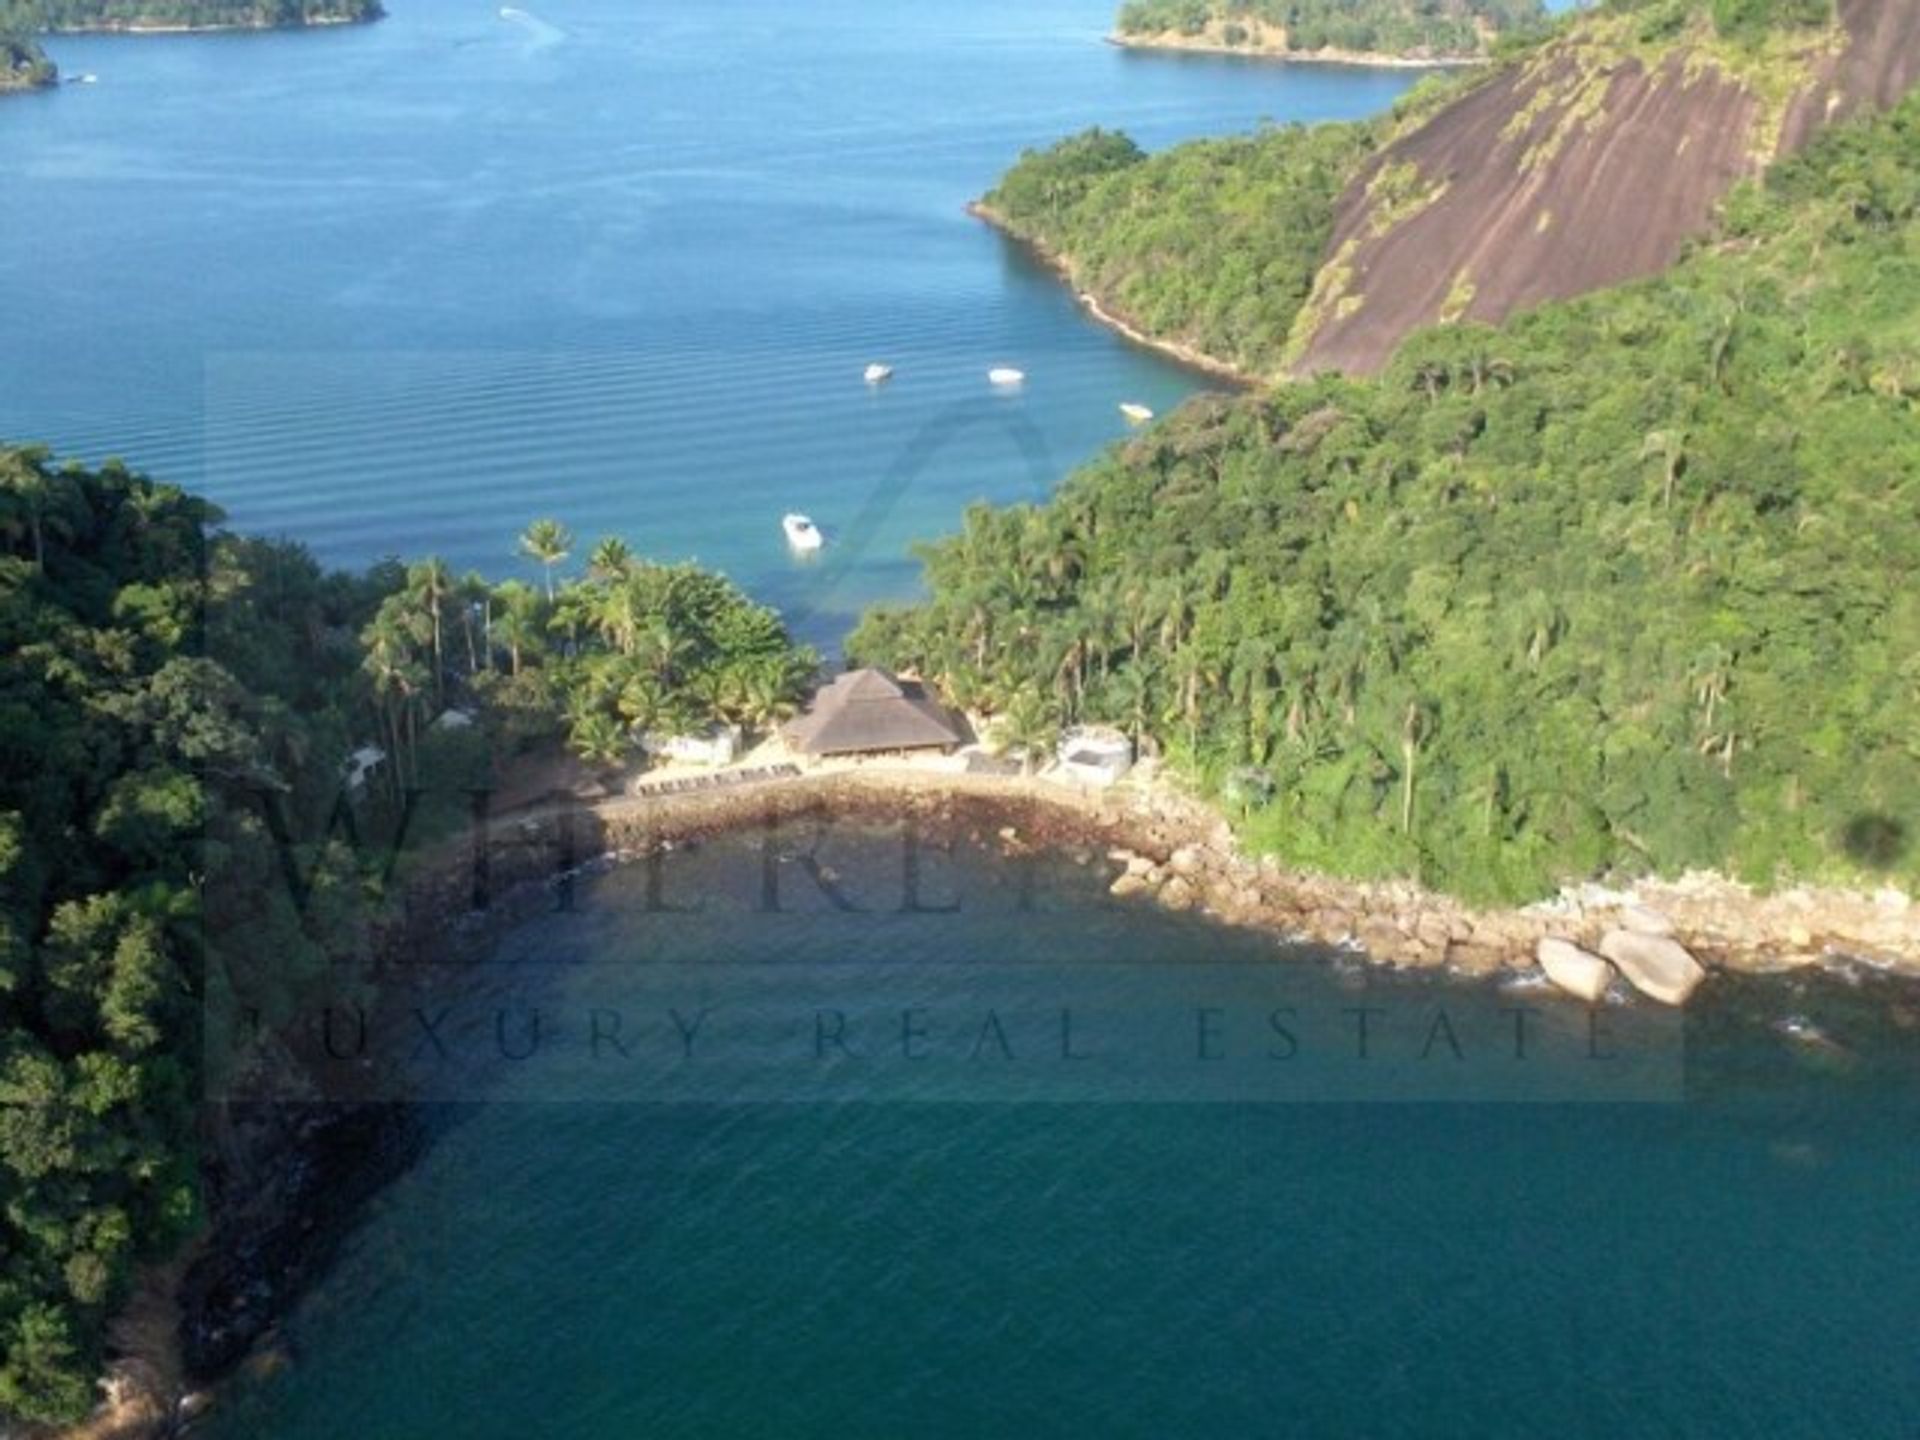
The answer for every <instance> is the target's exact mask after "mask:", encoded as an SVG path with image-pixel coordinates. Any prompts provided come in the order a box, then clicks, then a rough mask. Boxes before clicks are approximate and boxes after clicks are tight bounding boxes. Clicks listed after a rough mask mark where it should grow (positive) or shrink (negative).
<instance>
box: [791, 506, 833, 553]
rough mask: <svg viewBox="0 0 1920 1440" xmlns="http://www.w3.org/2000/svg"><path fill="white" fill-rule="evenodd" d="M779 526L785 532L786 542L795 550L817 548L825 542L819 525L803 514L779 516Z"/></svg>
mask: <svg viewBox="0 0 1920 1440" xmlns="http://www.w3.org/2000/svg"><path fill="white" fill-rule="evenodd" d="M780 528H781V529H782V530H784V531H786V532H787V544H789V545H791V546H792V547H793V548H794V549H796V550H818V549H819V548H820V547H821V546H822V545H824V544H825V543H826V537H825V536H824V535H822V534H821V533H820V527H819V526H818V525H816V524H814V523H813V521H811V520H809V519H808V518H807V517H806V516H805V515H799V514H793V515H783V516H781V517H780Z"/></svg>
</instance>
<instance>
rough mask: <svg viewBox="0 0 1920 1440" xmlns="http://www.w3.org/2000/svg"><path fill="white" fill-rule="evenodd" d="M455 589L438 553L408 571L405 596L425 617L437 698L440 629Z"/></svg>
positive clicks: (441, 677)
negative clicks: (448, 602)
mask: <svg viewBox="0 0 1920 1440" xmlns="http://www.w3.org/2000/svg"><path fill="white" fill-rule="evenodd" d="M455 593H456V587H455V585H454V580H453V572H452V571H450V570H449V569H447V562H446V561H444V560H442V559H441V558H440V557H439V556H438V555H429V556H428V557H427V558H426V559H425V560H422V561H421V562H420V563H419V564H417V565H414V566H412V567H410V568H409V569H408V571H407V596H408V599H409V601H410V603H412V604H413V605H414V606H415V607H417V610H418V612H419V614H420V615H421V617H422V618H423V621H424V626H425V630H426V633H427V635H428V637H429V644H430V646H431V653H432V655H433V695H434V700H435V701H436V702H438V701H439V699H440V698H441V694H442V689H443V686H444V683H445V677H446V655H445V652H444V648H443V646H442V638H443V637H442V631H443V626H444V623H445V619H446V604H447V601H448V600H449V599H451V598H452V597H453V595H454V594H455Z"/></svg>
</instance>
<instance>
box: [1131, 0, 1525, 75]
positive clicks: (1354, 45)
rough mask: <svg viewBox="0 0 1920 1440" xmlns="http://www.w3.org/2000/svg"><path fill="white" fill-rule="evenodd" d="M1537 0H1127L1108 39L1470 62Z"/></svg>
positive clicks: (1348, 57)
mask: <svg viewBox="0 0 1920 1440" xmlns="http://www.w3.org/2000/svg"><path fill="white" fill-rule="evenodd" d="M1545 14H1546V11H1545V9H1544V7H1543V6H1542V5H1541V4H1540V0H1447V3H1445V4H1441V5H1434V6H1428V5H1416V4H1413V3H1410V0H1128V3H1127V4H1126V5H1125V6H1123V7H1122V9H1121V11H1120V14H1119V17H1118V19H1117V20H1116V21H1115V24H1114V30H1113V34H1112V35H1111V36H1110V37H1109V38H1110V39H1111V40H1112V42H1113V43H1114V44H1116V45H1122V46H1126V47H1128V48H1130V49H1141V50H1184V51H1197V52H1203V53H1214V54H1225V55H1250V56H1259V57H1264V58H1268V59H1277V60H1307V61H1314V62H1318V63H1322V64H1347V65H1382V66H1396V65H1404V66H1444V65H1463V64H1474V63H1476V62H1478V61H1481V60H1484V59H1486V58H1487V56H1488V55H1489V54H1491V53H1492V50H1493V47H1494V45H1495V43H1496V42H1497V41H1498V40H1499V39H1500V38H1501V37H1503V36H1510V35H1514V34H1517V33H1520V32H1522V31H1524V30H1526V29H1527V28H1529V27H1532V26H1536V25H1538V24H1539V23H1540V22H1541V20H1542V18H1543V17H1544V16H1545Z"/></svg>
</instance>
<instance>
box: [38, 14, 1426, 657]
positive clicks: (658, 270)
mask: <svg viewBox="0 0 1920 1440" xmlns="http://www.w3.org/2000/svg"><path fill="white" fill-rule="evenodd" d="M392 8H393V10H394V14H393V15H392V17H391V18H389V19H388V20H386V21H384V22H382V23H380V24H378V25H374V26H369V27H353V28H344V29H339V30H331V31H326V32H323V33H313V34H269V35H220V36H198V37H193V36H164V37H160V36H156V37H136V38H126V37H102V38H62V39H58V40H55V41H52V42H50V43H49V50H50V53H52V54H53V56H54V58H55V59H56V60H57V61H58V62H59V64H60V65H61V66H62V68H63V70H64V71H65V72H66V73H68V74H78V73H81V72H93V73H95V74H96V75H97V76H98V83H97V84H94V85H90V86H68V87H63V88H62V89H61V90H59V91H57V92H55V93H52V94H48V95H44V96H34V97H30V98H27V99H21V100H15V101H13V102H12V103H9V104H7V105H6V106H4V107H0V185H4V186H5V187H6V191H7V195H8V199H9V214H8V219H7V222H6V224H5V225H4V226H0V287H3V288H4V292H5V294H6V296H7V299H8V306H9V314H8V324H7V326H6V327H5V331H4V334H0V376H4V383H0V435H8V436H13V437H34V438H44V439H45V440H47V441H48V442H49V443H52V444H54V445H56V446H57V447H59V448H60V449H61V450H63V451H66V452H68V453H78V454H81V455H83V456H86V457H89V458H98V457H100V456H103V455H106V454H112V453H118V454H121V455H124V456H126V457H127V458H128V459H129V460H130V461H131V462H132V463H135V464H137V465H139V466H141V467H143V468H146V469H149V470H151V471H153V472H155V473H158V474H160V475H163V476H165V477H166V478H169V479H174V480H177V481H179V482H181V483H183V484H187V485H190V486H194V487H197V488H200V489H203V490H205V491H206V492H207V493H209V494H211V495H212V496H214V497H215V498H216V499H217V500H219V501H220V503H222V504H223V505H225V506H226V507H227V508H228V510H229V512H230V514H231V517H232V520H233V522H234V523H235V524H236V525H238V526H242V527H246V528H249V529H257V530H265V531H274V532H279V531H284V532H286V533H288V534H291V535H294V536H297V537H299V538H301V539H303V540H306V541H308V542H309V543H311V544H312V545H313V546H314V547H315V548H316V549H317V550H318V551H319V552H320V554H321V555H322V556H323V557H324V558H325V559H328V560H330V561H337V562H341V563H348V564H360V563H365V562H367V561H369V560H371V559H374V558H377V557H378V556H380V555H381V554H383V553H390V552H393V551H396V550H397V551H405V552H408V553H418V552H421V551H423V550H426V549H429V548H431V549H433V550H437V551H438V552H440V553H441V554H443V555H444V556H445V557H446V558H447V559H449V560H450V561H452V562H453V563H454V564H456V565H458V566H462V567H464V566H468V565H472V566H477V567H480V568H482V569H484V570H487V571H489V572H492V573H496V574H497V573H507V572H510V571H511V570H512V569H513V568H514V567H515V565H516V564H518V563H520V562H517V561H516V560H515V558H514V555H513V539H514V536H515V535H517V533H518V532H519V530H520V529H521V528H522V527H523V526H524V525H525V523H526V522H527V521H528V520H529V519H531V518H533V517H534V516H535V515H538V514H546V513H551V514H554V515H557V516H559V517H560V518H561V519H563V520H564V521H566V522H567V523H568V524H569V525H571V526H572V527H573V529H574V530H575V531H576V532H577V533H578V534H580V535H581V536H582V537H583V540H585V539H590V538H591V537H592V536H593V535H596V534H599V533H602V532H619V533H622V534H624V535H626V536H627V537H628V538H629V539H630V540H631V541H632V543H634V544H635V545H636V546H637V547H638V548H640V549H641V550H642V551H644V552H645V553H648V554H651V555H655V556H658V557H662V558H669V557H682V556H691V557H697V558H698V559H700V560H702V561H705V562H707V563H709V564H712V565H716V566H719V567H721V568H723V569H725V570H726V571H727V572H728V573H730V574H731V575H733V576H734V578H736V579H737V580H740V581H741V582H743V583H745V584H747V585H748V586H750V587H751V588H752V589H753V590H754V591H755V592H756V593H757V594H759V595H761V596H763V597H764V598H766V599H769V600H772V601H775V602H778V603H781V604H782V605H784V606H785V607H787V608H789V609H790V610H791V611H793V613H794V614H795V616H796V618H797V620H798V622H799V624H800V625H801V627H802V628H803V629H805V630H806V631H807V633H808V635H809V638H813V639H818V640H823V641H832V640H837V639H838V637H839V635H840V634H841V633H842V632H843V631H844V629H845V627H846V624H847V623H848V622H849V621H850V620H851V618H852V616H853V615H854V614H855V613H856V612H857V611H858V609H859V608H860V607H861V605H862V604H863V603H865V602H866V601H868V600H870V599H872V598H875V597H878V596H890V595H891V596H897V595H902V594H909V593H911V592H912V590H913V587H914V586H915V584H916V583H917V567H916V566H915V565H914V563H913V562H912V561H911V560H910V559H909V557H908V554H907V547H908V544H909V542H910V541H911V540H913V539H914V538H916V537H925V536H929V535H934V534H939V533H941V532H943V531H946V530H949V529H951V528H953V527H954V526H955V524H956V523H957V519H958V516H959V513H960V511H961V509H962V508H963V507H964V506H965V505H966V504H967V503H968V502H970V501H972V500H975V499H990V500H998V501H1004V500H1011V499H1017V498H1033V497H1036V496H1039V495H1043V494H1045V493H1046V492H1047V490H1048V489H1049V488H1050V487H1051V486H1052V485H1054V484H1055V483H1056V482H1057V481H1058V480H1059V479H1060V478H1061V477H1062V476H1063V475H1064V474H1065V473H1066V472H1067V471H1069V470H1070V469H1072V468H1073V467H1074V466H1075V465H1077V464H1079V463H1081V462H1082V461H1084V460H1085V459H1087V458H1088V457H1089V456H1091V455H1092V454H1093V453H1095V452H1096V451H1097V450H1098V449H1099V448H1100V447H1101V446H1102V445H1105V444H1107V443H1109V442H1111V441H1113V440H1115V439H1117V438H1119V437H1120V436H1121V435H1122V434H1123V433H1124V432H1125V429H1126V427H1125V423H1124V422H1123V420H1122V418H1121V416H1120V415H1119V412H1118V410H1117V408H1116V407H1117V405H1118V404H1119V403H1120V402H1121V401H1124V400H1136V401H1142V402H1144V403H1146V404H1148V405H1149V406H1151V407H1153V408H1155V409H1160V410H1164V409H1167V408H1170V407H1171V406H1173V405H1174V404H1175V403H1177V402H1178V401H1179V399H1180V398H1181V397H1182V396H1184V395H1186V394H1188V393H1190V392H1191V391H1192V390H1193V389H1194V388H1195V387H1196V385H1197V384H1199V383H1200V382H1199V380H1198V379H1197V378H1196V377H1195V376H1194V375H1192V374H1191V373H1189V372H1187V371H1184V370H1182V369H1180V368H1178V367H1176V366H1173V365H1171V364H1168V363H1166V362H1163V361H1161V360H1158V359H1155V358H1153V357H1151V356H1149V355H1147V354H1146V353H1144V352H1142V351H1140V350H1138V349H1136V348H1134V347H1131V346H1129V345H1127V344H1126V343H1124V342H1123V341H1120V340H1118V339H1117V338H1115V337H1113V336H1112V335H1110V334H1108V333H1105V332H1103V331H1102V330H1100V329H1099V328H1097V327H1095V326H1093V325H1091V324H1089V323H1087V321H1086V320H1085V319H1084V317H1083V316H1082V314H1081V313H1080V311H1079V309H1078V307H1077V305H1076V303H1075V301H1074V299H1073V297H1072V296H1071V295H1069V294H1068V293H1067V292H1066V291H1065V290H1064V289H1063V288H1062V287H1061V286H1060V285H1058V284H1057V283H1056V282H1055V281H1054V280H1053V278H1052V277H1051V276H1049V275H1047V274H1046V273H1044V272H1043V271H1041V270H1040V269H1039V268H1037V267H1036V266H1035V265H1033V264H1032V263H1031V262H1030V261H1028V260H1027V259H1025V258H1024V257H1023V256H1022V255H1021V254H1019V253H1018V252H1016V251H1015V250H1013V249H1012V248H1011V247H1009V246H1008V245H1006V244H1005V243H1004V242H1003V241H1002V240H1001V239H1000V238H999V237H998V236H997V235H995V234H993V233H992V232H991V231H989V230H988V229H987V228H986V227H984V226H983V225H981V224H979V223H978V222H976V221H974V220H972V219H970V218H969V217H968V216H967V215H965V214H964V213H963V210H962V207H963V205H964V204H965V202H966V201H967V200H969V199H971V198H973V197H974V196H976V195H978V194H980V193H981V192H983V191H984V190H985V189H987V188H988V187H989V186H990V185H991V184H992V183H993V181H994V179H995V178H996V177H997V176H998V175H999V173H1000V172H1001V171H1002V170H1003V169H1004V168H1005V167H1006V166H1007V165H1008V164H1009V163H1011V161H1012V160H1013V159H1014V157H1015V156H1017V155H1018V154H1019V152H1020V150H1021V149H1022V147H1024V146H1028V145H1035V144H1043V143H1047V142H1050V141H1051V140H1053V139H1056V138H1058V137H1060V136H1062V135H1064V134H1067V133H1070V132H1072V131H1074V130H1077V129H1080V128H1082V127H1084V126H1087V125H1091V124H1095V123H1101V124H1106V125H1120V126H1124V127H1125V128H1127V129H1128V130H1129V131H1130V132H1132V133H1133V134H1134V135H1136V136H1137V137H1138V138H1139V139H1140V141H1141V142H1142V143H1143V144H1146V145H1149V146H1159V145H1165V144H1169V143H1172V142H1174V141H1176V140H1180V139H1185V138H1189V137H1192V136H1195V135H1201V134H1217V133H1222V132H1226V131H1231V130H1244V129H1248V128H1251V127H1253V126H1254V125H1256V124H1258V123H1260V122H1261V121H1262V120H1263V119H1273V120H1281V121H1284V120H1295V119H1307V120H1313V119H1327V118H1335V117H1353V116H1359V115H1364V114H1368V113H1371V112H1374V111H1377V110H1379V109H1381V108H1382V107H1384V106H1385V105H1387V104H1388V103H1389V102H1390V101H1391V100H1392V98H1393V97H1394V96H1395V95H1397V94H1398V93H1399V92H1400V91H1401V90H1402V89H1404V88H1405V86H1406V85H1407V84H1408V83H1409V79H1410V77H1408V76H1407V75H1405V74H1403V73H1386V74H1383V73H1368V72H1355V71H1351V70H1341V69H1327V68H1312V67H1296V68H1293V69H1287V70H1281V69H1276V68H1274V67H1271V66H1258V65H1250V64H1238V63H1234V62H1230V61H1221V62H1208V61H1199V62H1191V61H1181V60H1172V61H1166V60H1160V59H1156V58H1153V57H1138V56H1132V55H1128V54H1126V53H1123V52H1120V51H1117V50H1115V49H1113V48H1112V47H1109V46H1106V45H1103V44H1101V43H1100V38H1099V37H1100V34H1101V32H1102V29H1103V27H1104V25H1105V23H1106V21H1107V20H1108V19H1109V18H1110V17H1109V15H1108V13H1107V12H1108V10H1109V8H1110V7H1109V6H1108V5H1107V4H1106V3H1105V0H1044V3H1025V0H986V3H964V4H963V3H960V0H937V3H931V4H914V5H911V6H876V5H871V4H855V3H851V0H809V3H807V4H804V5H784V4H779V3H775V0H722V3H715V4H704V3H703V4H697V5H696V4H663V3H657V0H655V3H621V4H606V3H589V0H554V3H552V4H533V5H530V6H527V7H523V8H519V9H515V8H513V7H508V11H507V13H504V14H503V13H502V11H501V10H500V9H499V8H498V7H496V6H495V5H493V4H489V3H479V0H406V3H404V4H396V5H395V6H393V7H392ZM875 360H878V361H884V362H886V363H890V364H892V365H894V366H895V367H896V375H895V378H894V380H893V381H892V383H891V384H889V385H887V386H886V387H884V389H881V390H878V391H874V390H870V389H869V388H868V387H867V386H866V385H865V384H864V383H862V380H861V374H862V371H863V370H864V368H865V366H866V364H867V363H868V362H869V361H875ZM995 365H1013V366H1017V367H1019V368H1022V369H1024V370H1026V371H1027V372H1028V374H1029V377H1030V378H1029V381H1028V383H1027V385H1026V387H1025V389H1024V390H1023V391H1021V392H1020V393H1018V394H1013V395H995V394H993V393H991V392H990V389H989V387H988V385H987V382H986V378H985V375H986V371H987V369H988V368H989V367H991V366H995ZM793 509H799V510H804V511H807V512H809V513H811V514H812V515H813V516H814V518H815V519H816V520H817V521H818V522H819V523H820V524H821V526H822V527H823V528H824V529H825V530H826V532H827V534H828V536H829V537H830V540H831V541H833V542H834V543H833V545H832V546H831V547H830V549H829V552H828V562H827V563H823V564H819V565H815V566H812V567H800V566H796V565H795V563H794V562H792V561H791V560H789V559H788V557H787V554H786V550H785V546H784V544H783V541H782V537H781V532H780V529H779V520H780V516H781V514H782V513H783V512H785V511H787V510H793ZM843 565H844V567H845V568H843Z"/></svg>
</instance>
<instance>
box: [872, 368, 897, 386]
mask: <svg viewBox="0 0 1920 1440" xmlns="http://www.w3.org/2000/svg"><path fill="white" fill-rule="evenodd" d="M866 376H867V383H868V384H869V385H878V384H879V383H880V382H881V381H883V380H890V379H892V378H893V366H891V365H877V364H876V365H869V366H867V370H866Z"/></svg>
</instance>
